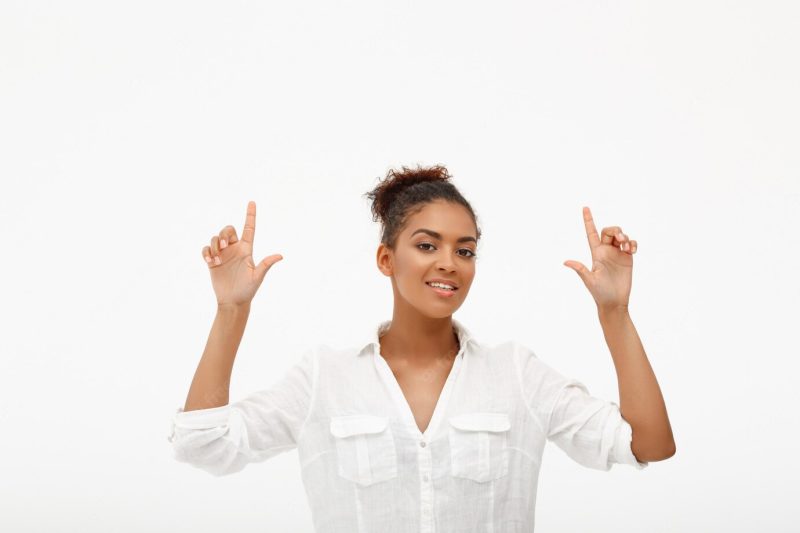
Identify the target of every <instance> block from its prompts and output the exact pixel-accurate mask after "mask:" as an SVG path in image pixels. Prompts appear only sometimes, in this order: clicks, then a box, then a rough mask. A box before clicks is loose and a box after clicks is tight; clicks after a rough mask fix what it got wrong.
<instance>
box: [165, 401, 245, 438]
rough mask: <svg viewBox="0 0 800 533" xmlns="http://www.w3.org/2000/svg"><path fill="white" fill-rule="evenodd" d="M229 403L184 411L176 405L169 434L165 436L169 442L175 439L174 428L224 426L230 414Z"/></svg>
mask: <svg viewBox="0 0 800 533" xmlns="http://www.w3.org/2000/svg"><path fill="white" fill-rule="evenodd" d="M230 410H231V406H230V404H227V405H221V406H219V407H210V408H208V409H194V410H192V411H184V410H183V407H178V408H177V409H176V410H175V414H173V415H172V423H171V428H170V434H169V436H168V437H167V440H168V441H169V442H174V441H175V428H176V427H179V428H183V429H210V428H215V427H219V426H224V425H225V424H227V423H228V419H229V416H230Z"/></svg>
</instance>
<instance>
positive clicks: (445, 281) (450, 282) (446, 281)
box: [425, 278, 458, 291]
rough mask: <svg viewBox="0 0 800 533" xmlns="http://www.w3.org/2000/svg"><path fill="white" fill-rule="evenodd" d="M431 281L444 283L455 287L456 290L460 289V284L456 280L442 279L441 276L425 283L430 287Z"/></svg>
mask: <svg viewBox="0 0 800 533" xmlns="http://www.w3.org/2000/svg"><path fill="white" fill-rule="evenodd" d="M431 283H443V284H444V285H449V286H451V287H453V290H454V291H457V290H458V285H457V284H456V283H455V282H453V281H450V280H447V279H441V278H439V279H429V280H428V281H426V282H425V285H428V286H429V287H430V284H431ZM445 290H447V289H445Z"/></svg>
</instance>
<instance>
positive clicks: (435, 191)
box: [364, 165, 481, 249]
mask: <svg viewBox="0 0 800 533" xmlns="http://www.w3.org/2000/svg"><path fill="white" fill-rule="evenodd" d="M450 178H452V176H451V175H450V173H449V172H448V171H447V169H446V168H445V167H444V166H442V165H434V166H430V167H422V166H419V165H417V168H416V169H409V168H407V167H405V166H404V167H402V170H400V171H397V170H394V169H391V170H389V172H387V173H386V178H385V179H384V180H382V181H381V182H380V183H379V184H378V185H377V186H375V188H374V189H373V190H371V191H369V192H368V193H366V194H364V196H366V197H367V198H369V199H370V200H372V220H373V222H375V221H378V220H380V221H381V225H382V226H383V232H382V235H381V242H382V243H384V244H385V245H386V246H388V247H389V248H391V249H394V247H395V244H396V241H397V235H398V234H399V233H400V232H401V231H402V229H403V227H404V226H405V223H406V221H407V220H408V217H410V216H411V215H413V214H414V213H417V212H419V211H421V210H422V208H423V207H425V205H426V204H428V203H429V202H432V201H434V200H438V199H442V200H446V201H448V202H453V203H457V204H461V205H463V206H464V207H466V208H467V211H469V214H470V215H472V220H473V222H475V228H476V231H477V236H476V238H477V239H478V240H480V238H481V230H480V228H479V227H478V218H477V216H476V215H475V211H474V210H473V209H472V206H471V205H470V204H469V202H468V201H467V200H466V199H465V198H464V197H463V196H461V193H460V192H459V191H458V189H456V187H455V185H453V184H452V183H450V181H449V180H450Z"/></svg>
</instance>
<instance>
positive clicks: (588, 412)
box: [513, 342, 649, 470]
mask: <svg viewBox="0 0 800 533" xmlns="http://www.w3.org/2000/svg"><path fill="white" fill-rule="evenodd" d="M513 349H514V352H515V356H516V361H517V366H518V370H519V377H520V387H521V390H522V395H523V397H524V399H525V402H526V405H527V407H528V410H529V411H530V412H531V414H532V415H533V417H534V420H535V421H536V422H537V423H538V426H539V428H540V430H541V431H542V432H543V433H544V434H545V436H546V438H547V440H548V441H550V442H553V443H555V444H556V446H558V447H559V448H561V449H562V450H563V451H564V452H566V454H567V455H568V456H569V457H571V458H572V459H574V460H575V461H576V462H578V463H579V464H581V465H584V466H587V467H589V468H594V469H597V470H610V469H611V466H612V465H613V464H615V463H618V464H628V465H631V466H633V467H635V468H637V469H639V470H641V469H643V468H645V467H647V466H648V464H649V463H647V462H640V461H638V460H637V459H636V456H635V455H633V451H632V449H631V442H632V440H633V432H632V429H631V426H630V424H629V423H628V422H627V421H626V420H625V419H624V418H622V413H621V412H620V409H619V405H618V404H617V403H615V402H612V401H608V400H604V399H602V398H597V397H594V396H592V395H591V394H590V393H589V390H588V389H587V387H586V385H584V384H583V383H582V382H580V381H578V380H576V379H571V378H569V377H567V376H565V375H563V374H562V373H560V372H558V371H557V370H555V369H554V368H553V367H552V366H550V365H549V364H547V363H545V362H544V361H542V360H540V359H539V357H538V356H537V355H536V354H535V353H534V352H533V350H531V349H530V348H528V347H527V346H525V345H523V344H521V343H517V342H515V343H513Z"/></svg>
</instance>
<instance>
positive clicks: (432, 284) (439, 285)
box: [428, 281, 455, 291]
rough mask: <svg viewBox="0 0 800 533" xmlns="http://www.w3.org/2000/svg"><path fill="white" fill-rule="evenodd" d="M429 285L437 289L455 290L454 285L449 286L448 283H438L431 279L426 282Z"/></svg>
mask: <svg viewBox="0 0 800 533" xmlns="http://www.w3.org/2000/svg"><path fill="white" fill-rule="evenodd" d="M428 285H430V286H431V287H437V288H439V289H449V290H451V291H454V290H455V287H451V286H450V285H445V284H444V283H438V282H436V281H431V282H429V283H428Z"/></svg>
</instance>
